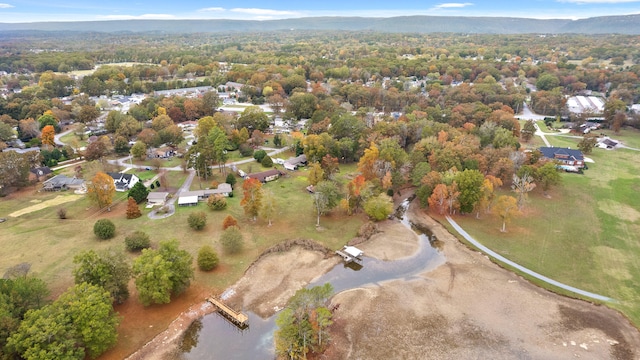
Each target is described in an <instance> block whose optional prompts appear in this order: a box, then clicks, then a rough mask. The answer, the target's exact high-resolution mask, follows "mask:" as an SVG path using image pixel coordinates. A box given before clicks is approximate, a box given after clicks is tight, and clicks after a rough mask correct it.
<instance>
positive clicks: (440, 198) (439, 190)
mask: <svg viewBox="0 0 640 360" xmlns="http://www.w3.org/2000/svg"><path fill="white" fill-rule="evenodd" d="M448 197H449V191H448V190H447V185H445V184H438V185H436V187H435V188H434V189H433V192H432V193H431V196H429V200H428V201H429V208H430V209H433V210H436V211H437V212H438V213H439V214H440V215H442V214H444V211H445V209H446V208H447V198H448Z"/></svg>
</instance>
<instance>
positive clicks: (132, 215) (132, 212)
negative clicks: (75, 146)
mask: <svg viewBox="0 0 640 360" xmlns="http://www.w3.org/2000/svg"><path fill="white" fill-rule="evenodd" d="M140 216H142V213H141V212H140V208H139V207H138V203H137V202H136V200H135V199H134V198H132V197H131V196H129V199H128V200H127V219H137V218H139V217H140Z"/></svg>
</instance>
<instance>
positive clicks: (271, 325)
mask: <svg viewBox="0 0 640 360" xmlns="http://www.w3.org/2000/svg"><path fill="white" fill-rule="evenodd" d="M409 202H410V199H408V200H406V201H405V202H403V203H402V205H401V206H400V207H399V208H398V210H397V211H396V217H398V218H400V219H401V220H400V221H401V222H402V224H404V225H405V226H406V227H408V228H411V229H412V230H413V231H414V232H416V234H418V236H419V238H420V241H419V249H418V252H417V253H416V254H414V255H413V256H410V257H407V258H404V259H401V260H396V261H384V260H377V259H372V258H368V257H366V256H365V257H364V259H363V261H362V262H361V263H358V264H349V265H343V264H340V265H337V266H335V267H334V268H333V269H332V270H331V271H329V272H328V273H326V274H324V275H323V276H321V277H320V278H319V279H318V280H317V281H315V282H314V283H312V284H310V285H309V287H313V286H315V285H321V284H324V283H326V282H330V283H331V285H332V286H333V288H334V289H335V291H336V293H337V292H341V291H344V290H348V289H353V288H357V287H361V286H365V285H370V284H379V283H380V282H383V281H388V280H395V279H409V278H411V277H413V276H415V275H417V274H419V273H422V272H424V271H428V270H432V269H434V268H436V267H438V266H440V265H441V264H443V263H444V261H445V259H444V256H443V255H442V254H441V253H440V252H439V251H438V250H437V249H436V248H435V247H434V246H433V245H435V244H436V243H437V240H436V239H435V238H434V237H433V235H432V234H431V232H430V231H429V229H424V228H417V227H416V226H414V225H413V224H412V223H411V222H410V221H409V219H408V218H407V217H406V215H405V211H406V210H407V208H408V206H409ZM365 255H366V254H365ZM354 270H355V271H354ZM247 315H248V316H249V328H248V329H246V330H244V331H241V330H239V329H238V328H236V327H235V326H234V325H233V324H231V323H229V322H227V321H226V320H225V319H224V318H223V317H222V316H220V315H218V314H215V313H214V314H209V315H206V316H205V317H203V318H202V320H201V324H202V329H201V330H200V332H199V334H200V339H202V341H200V342H198V341H197V337H196V341H195V344H194V345H193V346H191V347H189V349H186V348H185V347H183V349H182V350H183V358H184V359H192V360H196V359H197V360H200V359H273V358H274V357H275V355H274V352H275V349H274V341H273V333H274V331H275V330H276V325H275V319H276V317H277V314H276V315H274V316H272V317H270V318H268V319H262V318H260V317H259V316H257V315H255V314H253V313H251V312H248V313H247ZM196 326H197V325H196ZM190 330H191V329H190ZM191 336H193V335H191ZM185 338H186V337H185Z"/></svg>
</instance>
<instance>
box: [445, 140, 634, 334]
mask: <svg viewBox="0 0 640 360" xmlns="http://www.w3.org/2000/svg"><path fill="white" fill-rule="evenodd" d="M548 138H549V141H550V142H551V143H552V144H553V145H554V146H571V147H572V148H575V147H576V142H577V139H570V138H564V137H556V136H549V137H548ZM588 156H589V157H591V158H592V159H594V161H595V163H594V164H589V170H586V171H585V174H584V175H578V174H568V173H563V174H562V180H563V185H561V186H560V187H556V188H555V189H553V190H552V191H550V192H549V195H550V198H545V197H544V196H542V191H541V190H535V191H534V192H533V193H532V194H531V196H530V197H529V201H528V202H527V204H526V206H525V208H524V209H523V210H524V211H523V213H524V214H523V216H521V217H519V218H516V219H514V220H513V221H512V222H511V224H509V225H507V232H506V233H501V232H500V231H499V228H500V226H501V222H500V220H499V219H498V218H497V217H495V216H491V215H483V216H482V217H483V219H481V220H476V219H475V217H474V216H461V217H460V216H459V217H456V221H458V223H459V224H460V225H461V226H462V227H463V228H464V229H465V230H467V232H469V233H470V234H471V235H472V236H474V237H475V238H476V239H477V240H479V241H480V242H481V243H483V244H485V245H487V246H488V247H489V248H492V249H493V250H495V251H496V252H498V253H500V254H502V255H503V256H505V257H507V258H509V259H511V260H513V261H515V262H517V263H519V264H521V265H523V266H525V267H528V268H530V269H532V270H534V271H536V272H539V273H541V274H543V275H546V276H548V277H551V278H553V279H555V280H558V281H560V282H563V283H565V284H569V285H572V286H575V287H577V288H581V289H584V290H587V291H591V292H594V293H598V294H602V295H605V296H608V297H611V298H614V299H617V300H618V301H619V302H617V303H613V304H609V306H611V307H613V308H616V309H619V310H621V311H622V312H623V313H624V314H625V315H627V316H628V317H629V318H630V319H631V320H632V321H633V322H634V323H635V324H636V326H638V325H639V324H640V306H638V304H640V289H639V288H638V287H637V286H636V284H637V282H638V280H640V263H639V262H638V258H640V244H638V242H637V234H638V233H640V197H638V196H637V193H638V191H639V190H640V187H639V185H638V181H637V179H638V175H640V165H639V164H640V152H634V151H630V150H624V149H618V150H615V151H607V150H602V149H594V152H593V153H592V154H590V155H588ZM504 193H505V194H506V193H507V190H505V191H504ZM554 290H556V289H554Z"/></svg>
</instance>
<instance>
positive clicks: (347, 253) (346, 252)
mask: <svg viewBox="0 0 640 360" xmlns="http://www.w3.org/2000/svg"><path fill="white" fill-rule="evenodd" d="M336 254H338V255H340V257H341V258H342V260H344V262H345V263H347V264H349V263H351V262H361V261H362V255H363V254H364V251H362V250H360V249H358V248H356V247H354V246H344V247H343V248H342V249H341V250H336Z"/></svg>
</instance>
